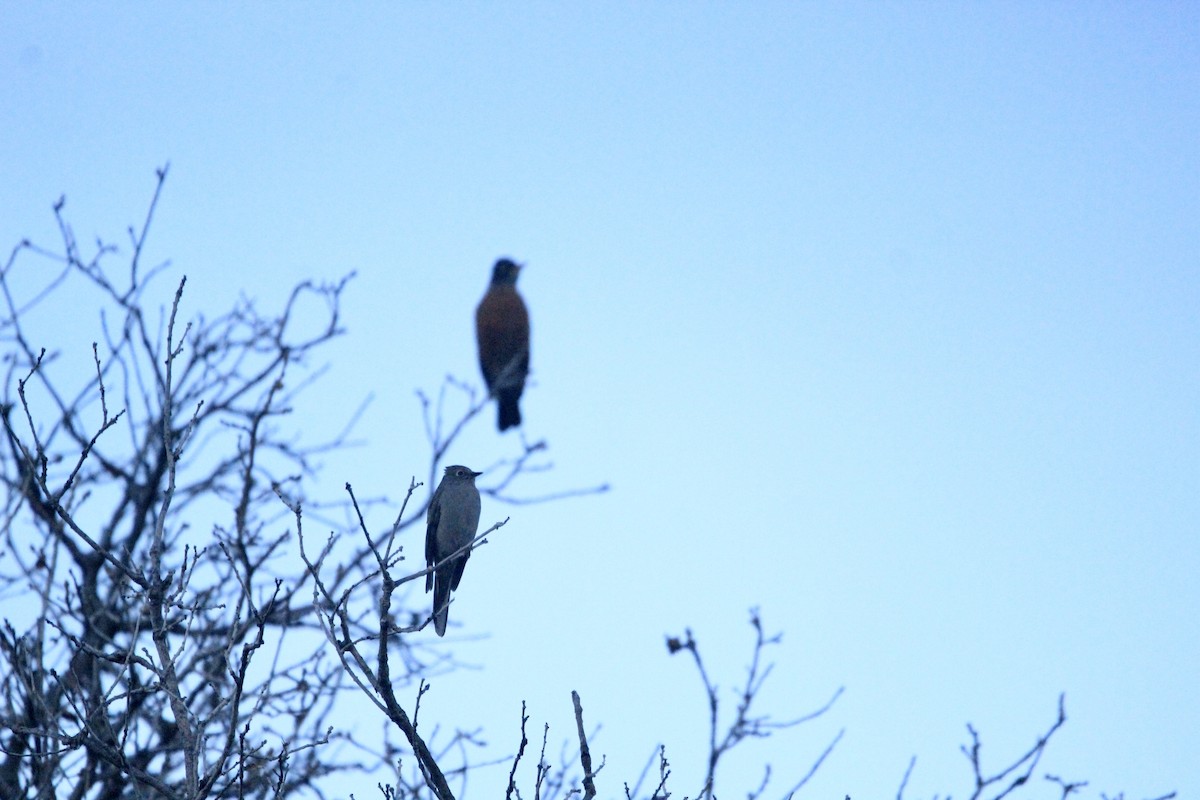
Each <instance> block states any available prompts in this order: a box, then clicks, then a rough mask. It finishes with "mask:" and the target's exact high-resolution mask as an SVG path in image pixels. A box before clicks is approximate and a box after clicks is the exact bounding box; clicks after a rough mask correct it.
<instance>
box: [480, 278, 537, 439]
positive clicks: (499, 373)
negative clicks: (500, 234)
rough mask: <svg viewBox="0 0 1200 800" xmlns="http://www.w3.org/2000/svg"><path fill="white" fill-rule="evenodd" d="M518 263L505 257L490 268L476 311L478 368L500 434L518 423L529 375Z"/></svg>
mask: <svg viewBox="0 0 1200 800" xmlns="http://www.w3.org/2000/svg"><path fill="white" fill-rule="evenodd" d="M520 271H521V266H520V265H519V264H514V263H513V262H512V261H510V260H508V259H507V258H502V259H500V260H499V261H497V262H496V266H494V267H493V268H492V283H491V285H490V286H489V287H488V290H487V293H486V294H484V296H483V300H481V301H479V307H478V308H476V309H475V337H476V339H478V341H479V368H480V369H481V370H482V371H483V380H484V382H485V383H487V387H488V391H489V392H491V393H492V394H493V395H495V397H496V404H497V407H498V412H499V413H498V417H499V418H498V421H497V422H498V425H499V427H500V431H501V432H503V431H506V430H508V429H509V428H511V427H513V426H516V425H520V424H521V408H520V406H519V405H518V401H519V400H520V399H521V392H522V391H523V390H524V389H525V376H526V375H527V374H528V373H529V312H528V311H527V310H526V309H525V302H524V301H523V300H522V299H521V295H519V294H517V273H518V272H520Z"/></svg>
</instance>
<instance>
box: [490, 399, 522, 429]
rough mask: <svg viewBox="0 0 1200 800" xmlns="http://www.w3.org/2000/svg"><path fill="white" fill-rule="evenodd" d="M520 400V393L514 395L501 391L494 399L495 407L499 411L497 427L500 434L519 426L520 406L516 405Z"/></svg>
mask: <svg viewBox="0 0 1200 800" xmlns="http://www.w3.org/2000/svg"><path fill="white" fill-rule="evenodd" d="M520 399H521V393H520V392H515V393H514V392H506V391H503V390H501V391H500V392H499V395H498V396H497V397H496V407H497V409H498V410H499V422H498V425H499V427H500V432H501V433H503V432H504V431H506V430H508V429H509V428H515V427H516V426H518V425H520V424H521V406H520V405H518V401H519V400H520Z"/></svg>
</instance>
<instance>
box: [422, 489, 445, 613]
mask: <svg viewBox="0 0 1200 800" xmlns="http://www.w3.org/2000/svg"><path fill="white" fill-rule="evenodd" d="M441 519H442V485H441V484H440V483H439V484H438V487H437V489H435V490H434V492H433V497H432V498H430V500H429V510H428V511H426V512H425V566H427V567H432V566H433V565H434V564H436V563H437V562H438V561H439V560H440V559H439V557H438V551H437V529H438V523H439V522H440V521H441ZM431 588H433V573H432V572H431V573H429V574H428V575H426V576H425V591H427V592H428V591H429V590H430V589H431Z"/></svg>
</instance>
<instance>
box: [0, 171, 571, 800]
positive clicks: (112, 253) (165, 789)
mask: <svg viewBox="0 0 1200 800" xmlns="http://www.w3.org/2000/svg"><path fill="white" fill-rule="evenodd" d="M157 177H158V180H157V184H156V187H155V192H154V196H153V199H152V201H151V203H150V206H149V208H148V210H147V213H146V216H145V219H144V221H143V223H142V224H141V225H140V226H139V227H138V228H137V229H133V228H131V229H130V231H129V242H128V245H127V246H126V247H125V248H118V247H116V246H114V245H111V244H106V243H103V242H98V243H97V244H96V246H95V248H94V250H93V251H92V252H90V253H88V254H87V255H85V254H84V252H83V248H82V247H81V245H80V244H79V242H78V241H77V240H76V237H75V235H74V233H73V231H72V228H71V226H70V224H69V223H68V221H67V219H66V217H65V215H64V205H65V202H64V201H63V200H60V201H59V202H58V203H57V204H56V205H55V207H54V214H55V219H56V220H57V223H58V229H59V233H60V236H61V243H60V245H61V246H59V247H55V248H45V247H41V246H39V245H35V244H33V243H31V242H28V241H24V242H21V243H20V244H18V245H17V246H16V247H15V248H14V249H13V251H12V252H11V254H10V256H9V258H8V259H7V261H6V262H5V264H4V266H3V272H2V273H0V292H2V293H3V301H4V307H5V313H4V315H3V318H2V320H0V337H2V338H3V342H4V344H5V356H4V368H5V376H4V390H3V391H4V394H3V402H2V405H0V415H2V417H3V425H4V441H3V443H2V444H3V456H2V458H3V461H2V463H3V480H4V486H5V489H6V494H5V501H4V510H3V514H4V516H3V520H4V522H3V533H2V537H3V538H2V544H0V548H2V549H0V593H2V596H3V598H4V608H5V615H6V619H5V622H4V627H3V630H0V653H2V654H3V659H4V662H5V663H4V666H3V668H2V673H0V797H5V798H8V797H13V798H15V797H56V796H59V795H60V794H64V795H67V796H70V797H75V798H84V797H89V798H93V797H94V798H123V797H162V798H203V797H263V798H265V797H286V796H292V795H297V794H314V793H315V794H317V795H320V794H321V792H322V789H321V779H322V778H323V777H324V776H327V775H330V774H332V773H341V772H344V771H346V770H362V771H372V770H375V769H377V768H378V766H379V763H380V759H384V760H385V763H386V761H387V760H390V752H388V747H390V745H386V744H385V747H384V748H383V749H381V748H379V747H378V746H375V745H370V744H368V743H364V742H357V741H355V740H354V738H353V736H352V735H351V734H350V733H349V732H347V731H345V730H340V729H339V728H338V727H337V726H336V725H334V724H333V722H332V720H333V718H334V717H333V712H334V709H335V706H336V704H337V702H338V701H339V699H340V698H341V697H342V696H343V695H344V694H345V693H346V691H347V690H348V689H351V688H353V687H354V684H353V677H354V676H353V674H352V673H351V672H349V671H347V669H346V665H345V663H344V662H343V660H342V659H340V658H339V657H338V655H337V654H336V653H335V652H332V651H330V650H328V649H327V648H326V647H325V645H324V641H325V639H324V636H323V630H324V629H323V628H322V620H323V619H324V617H323V614H324V613H325V612H324V609H323V608H320V607H318V606H317V605H314V601H313V583H312V582H311V581H310V580H309V573H308V572H307V570H306V569H305V567H304V565H303V564H302V563H301V562H300V560H299V558H298V557H297V555H296V551H295V547H294V540H295V533H296V531H295V530H293V529H291V528H290V527H289V525H288V521H289V519H290V518H291V517H290V515H289V514H288V512H287V509H286V508H285V507H284V506H283V505H281V504H280V502H279V500H278V497H279V496H283V497H288V498H290V500H289V501H288V502H289V503H292V504H295V506H296V507H297V508H299V503H300V502H301V498H303V497H304V496H305V492H306V487H308V486H310V485H311V484H312V483H313V479H314V478H315V477H316V470H317V466H318V460H319V456H321V455H323V454H326V453H329V452H331V451H334V450H337V449H340V448H343V447H346V446H347V445H348V444H349V440H348V438H347V437H348V436H349V432H350V425H351V424H352V423H353V420H354V417H355V416H356V415H354V414H347V417H348V425H347V428H346V430H344V431H342V432H341V433H339V434H337V435H335V436H334V437H333V438H331V439H330V440H329V441H320V442H312V441H308V440H306V439H305V438H304V437H303V436H302V435H301V433H300V432H299V431H298V430H297V427H296V426H289V424H288V423H289V413H290V412H291V410H292V408H293V407H294V405H295V404H296V402H297V400H298V399H299V398H300V396H301V395H302V393H303V391H304V390H305V389H306V388H307V387H309V386H310V384H311V382H312V380H313V379H314V378H315V377H317V376H318V375H319V374H320V372H321V365H320V364H319V363H314V359H315V358H316V357H317V355H318V354H319V352H320V351H321V348H322V347H324V346H325V345H327V344H328V343H329V342H331V341H332V340H333V339H335V338H336V337H338V336H340V335H341V334H342V333H343V328H342V324H341V319H340V316H339V305H340V299H341V296H342V293H343V291H344V289H345V287H346V286H347V283H348V281H349V280H350V276H347V277H345V278H342V279H341V280H338V281H335V282H333V283H328V284H319V283H313V282H304V283H301V284H299V285H297V286H296V287H294V288H293V289H292V290H291V291H290V293H289V294H288V295H287V296H286V298H284V300H283V302H282V304H281V307H280V308H279V309H278V310H277V311H274V312H263V311H261V310H260V309H259V307H258V305H257V304H256V303H255V302H253V301H251V300H249V299H246V298H242V299H240V300H239V301H238V302H237V303H236V305H235V306H234V307H233V309H232V310H231V311H229V312H227V313H225V314H222V315H220V316H217V317H214V318H211V319H208V318H206V317H204V316H203V315H201V314H198V313H192V312H190V311H189V308H190V306H189V303H188V301H187V293H186V278H179V279H178V280H177V281H176V282H175V283H174V284H173V285H166V284H164V281H165V280H167V277H166V276H167V275H168V274H169V264H167V263H159V264H155V265H153V266H151V267H149V268H147V267H146V265H145V264H144V259H145V254H146V244H147V238H148V235H149V232H150V230H151V226H152V222H153V220H154V216H155V211H156V208H157V206H158V201H159V198H160V195H161V193H162V190H163V186H164V182H165V179H166V169H165V168H164V169H163V170H160V171H159V172H158V176H157ZM115 262H120V263H121V264H122V266H120V267H117V268H114V267H113V264H114V263H115ZM164 290H165V293H164ZM80 295H82V296H83V297H85V298H86V299H85V300H83V301H82V303H81V302H80V300H79V296H80ZM64 296H69V297H71V298H72V303H71V304H72V305H74V306H75V307H76V309H85V308H98V309H99V310H100V311H99V314H98V316H97V319H96V322H97V325H96V329H97V334H96V341H95V343H94V344H92V346H91V349H90V352H89V353H88V354H87V355H88V357H89V361H90V367H91V368H90V370H86V371H82V372H81V371H80V370H78V369H77V368H71V367H70V366H67V367H64V368H62V369H60V368H59V364H60V363H62V362H69V361H70V357H71V356H75V355H77V354H76V353H70V352H68V353H65V354H64V353H63V352H55V351H52V350H49V349H46V348H45V347H44V346H43V345H42V344H41V343H40V342H42V341H45V340H46V339H47V338H50V337H51V336H52V335H53V334H54V332H55V331H56V328H57V325H56V321H57V319H58V318H61V315H62V314H64V313H78V312H77V311H76V312H68V306H67V304H66V302H65V297H64ZM313 301H316V302H315V303H314V302H313ZM448 386H450V387H451V389H450V390H454V387H456V386H465V384H459V383H457V382H449V383H448ZM446 391H447V390H446V389H443V392H442V395H443V399H444V398H445V394H446ZM470 399H471V402H470V403H469V408H468V409H467V411H466V412H465V413H464V415H463V418H461V419H458V420H456V421H452V422H449V423H447V425H446V426H445V427H446V430H445V431H443V429H442V428H443V425H442V422H441V419H442V416H443V404H442V403H439V404H438V405H437V406H436V408H434V407H432V406H430V405H429V404H427V405H426V419H427V424H428V433H429V436H430V445H431V456H430V461H429V464H428V465H427V466H428V468H429V470H430V473H431V474H432V473H433V472H435V471H436V470H437V467H438V464H439V462H440V461H441V459H442V458H443V456H444V455H445V453H446V451H447V449H448V448H449V446H450V444H451V443H452V442H453V441H454V439H455V437H456V436H457V435H458V434H459V433H460V432H461V431H462V429H463V426H464V425H465V424H466V422H467V421H469V420H470V419H471V418H473V417H474V416H475V415H476V414H478V412H479V410H480V408H482V406H483V405H484V404H485V403H486V402H487V397H486V396H475V395H471V396H470ZM435 417H436V418H435ZM520 448H521V449H520V451H519V452H518V453H517V454H516V455H515V456H514V457H513V458H512V459H511V460H509V461H507V462H503V463H501V464H498V465H494V467H493V471H492V475H493V477H494V479H495V480H494V483H493V485H492V486H490V487H489V491H491V492H492V493H493V494H494V495H496V496H497V497H499V498H500V499H506V500H509V501H514V502H515V501H519V500H520V499H521V498H520V497H517V496H514V493H513V487H514V486H515V485H516V484H517V482H518V481H519V480H520V478H521V476H522V475H524V474H526V473H527V472H529V471H531V470H535V469H543V468H544V467H545V465H544V464H543V463H540V462H538V461H537V458H538V456H539V454H541V453H543V452H544V451H545V449H546V445H545V443H544V442H534V443H532V444H522V445H520ZM413 488H414V489H415V488H416V487H415V485H414V487H413ZM593 491H594V490H593ZM564 494H569V492H568V493H564ZM411 496H412V490H411V489H410V493H409V497H408V498H406V503H407V502H408V499H409V498H411ZM426 502H427V500H426ZM306 503H307V506H308V508H310V509H315V510H316V511H317V513H318V514H320V513H321V512H322V510H324V511H325V512H328V511H329V510H330V505H329V504H322V503H319V502H315V501H312V500H306ZM343 505H345V507H346V508H349V506H348V504H343ZM412 505H415V504H409V505H408V506H407V507H408V508H409V509H410V510H412V511H413V512H414V513H413V514H412V515H411V516H408V517H406V518H405V519H404V520H403V521H401V520H398V521H397V524H396V525H395V526H394V527H393V530H392V531H391V532H390V536H392V537H394V536H395V535H396V534H397V533H398V532H399V531H400V530H402V529H403V528H407V527H408V526H409V525H410V524H412V523H414V522H416V521H418V519H419V517H420V515H421V514H422V513H423V510H424V509H423V506H422V507H418V508H412ZM355 508H356V509H357V504H355ZM296 519H297V520H298V519H299V517H298V516H297V517H296ZM324 524H326V525H328V526H330V527H332V528H337V527H339V524H338V523H336V522H330V521H329V520H324ZM340 527H345V525H341V526H340ZM334 538H335V540H336V537H334ZM390 541H391V540H389V543H390ZM328 550H330V551H333V552H334V553H335V555H336V557H337V559H338V566H337V570H336V574H326V575H324V576H322V579H323V583H322V584H321V586H322V587H323V588H324V589H325V591H326V592H327V593H328V594H329V596H333V595H335V594H338V593H341V592H345V591H348V590H349V589H351V588H353V587H356V586H361V585H363V583H364V582H367V581H370V580H374V579H378V578H379V577H380V575H381V570H380V562H378V561H377V560H376V559H375V558H374V556H373V555H372V550H371V548H370V547H367V546H345V547H341V548H338V547H335V546H334V545H330V547H329V548H328ZM327 554H328V553H327ZM384 577H386V573H384ZM318 599H319V600H320V599H321V598H318ZM418 602H420V604H421V605H420V607H419V608H412V609H402V608H400V607H399V604H397V605H396V606H393V607H392V608H391V609H389V611H390V614H391V615H394V616H397V617H404V616H407V618H408V619H409V620H410V627H420V626H421V625H423V624H424V622H425V621H427V618H428V613H427V608H426V603H425V600H424V597H423V596H420V599H419V600H418ZM343 621H344V622H345V624H346V625H347V626H349V627H352V628H353V629H354V632H353V634H352V636H353V637H360V636H369V635H371V634H370V633H369V632H366V631H364V630H363V629H362V628H361V626H360V625H359V624H358V623H357V622H351V621H349V620H343ZM349 627H348V628H347V629H349ZM385 630H386V629H385ZM375 634H376V635H377V630H376V632H375ZM382 641H383V642H384V643H385V644H387V645H390V647H391V649H392V651H393V653H395V654H398V657H397V658H395V659H393V660H392V661H391V670H390V673H389V675H388V676H387V677H388V685H389V690H392V689H393V687H394V689H395V690H400V689H402V688H403V687H406V686H408V685H410V684H415V683H417V682H419V680H420V678H421V676H422V675H425V674H428V672H429V671H430V669H431V668H432V665H434V664H437V665H438V668H439V669H446V668H449V667H452V666H453V663H452V662H451V661H448V660H447V659H446V657H445V655H444V654H443V653H440V652H437V651H431V650H428V649H426V648H424V647H423V646H421V645H420V644H417V643H416V641H417V640H416V639H415V637H404V638H402V637H392V638H391V639H388V638H386V637H384V638H383V639H382Z"/></svg>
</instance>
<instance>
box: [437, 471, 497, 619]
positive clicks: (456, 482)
mask: <svg viewBox="0 0 1200 800" xmlns="http://www.w3.org/2000/svg"><path fill="white" fill-rule="evenodd" d="M482 474H483V473H482V472H475V471H473V470H471V469H468V468H467V467H464V466H462V465H461V464H455V465H454V466H450V467H446V470H445V472H444V473H443V474H442V480H441V481H440V482H439V483H438V485H437V489H435V490H434V492H433V497H432V498H431V499H430V501H429V509H428V511H426V512H425V565H426V566H427V567H429V568H431V571H430V572H429V574H427V575H426V576H425V591H426V592H428V591H429V590H430V589H433V627H434V629H435V630H436V631H437V635H438V636H445V635H446V623H447V622H449V621H450V592H452V591H454V590H455V589H457V588H458V582H459V581H461V580H462V575H463V570H464V569H466V566H467V558H468V557H469V556H470V555H471V551H470V550H466V551H464V552H462V553H460V554H459V555H458V556H457V557H456V558H455V559H454V560H453V561H451V562H450V563H448V564H444V565H442V566H440V567H438V568H437V569H436V570H432V567H434V566H435V565H437V564H440V563H441V562H442V561H445V560H446V559H447V558H449V557H450V556H451V555H453V554H454V553H455V552H456V551H458V550H461V549H462V548H463V547H466V546H467V545H468V544H470V543H471V541H472V540H473V539H474V538H475V531H476V530H477V529H478V528H479V489H478V488H476V486H475V479H476V478H478V477H479V476H480V475H482Z"/></svg>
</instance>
